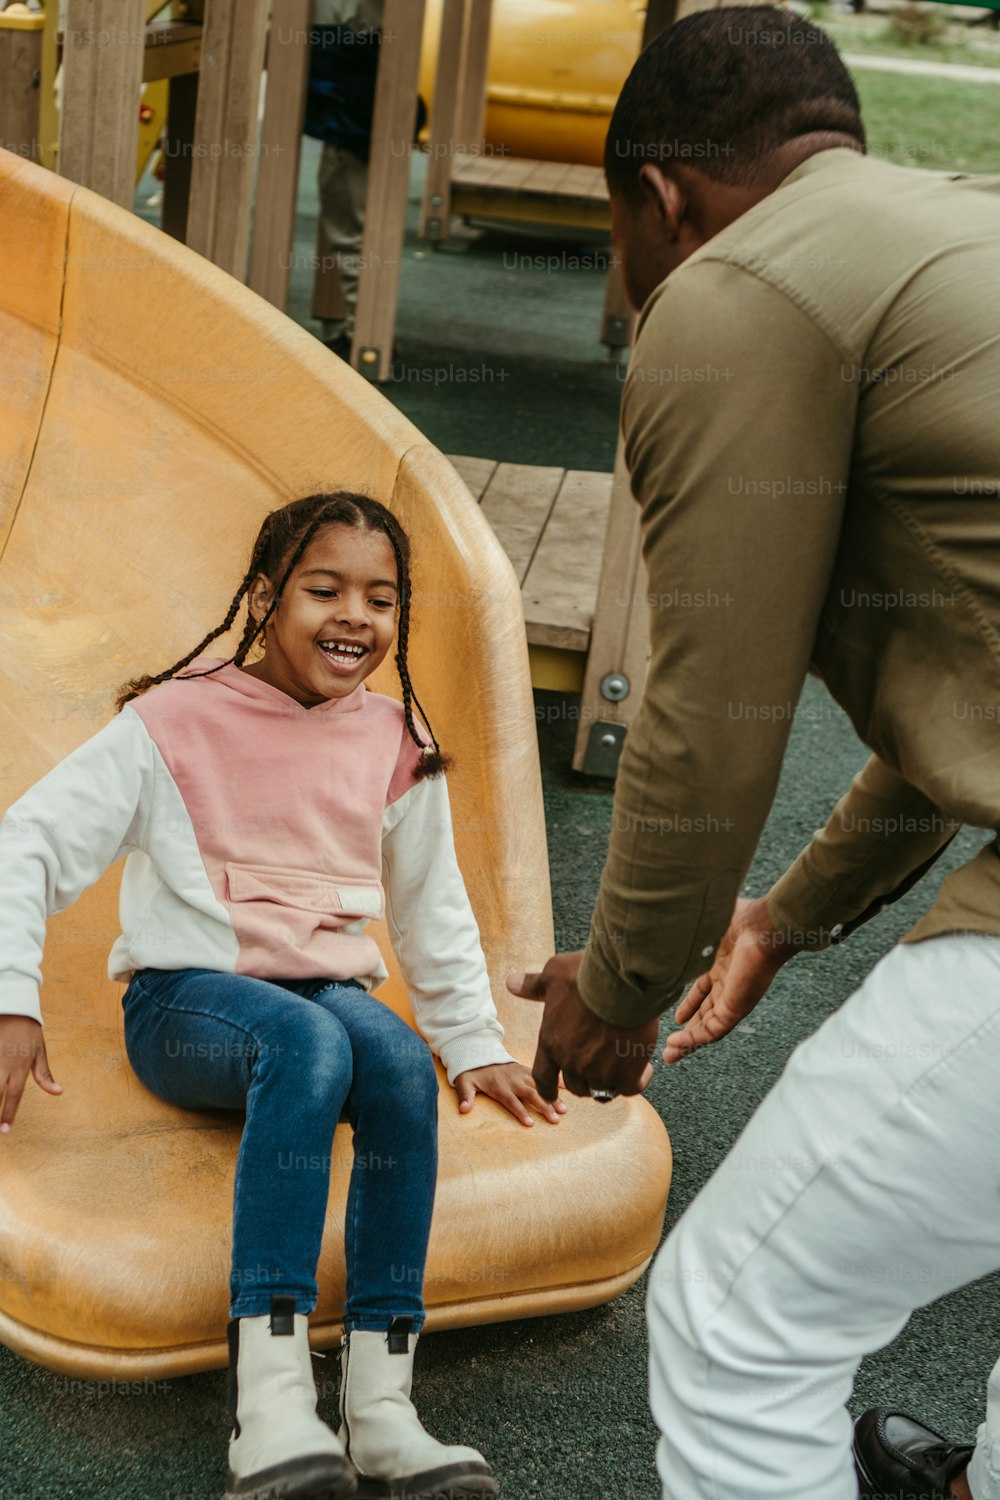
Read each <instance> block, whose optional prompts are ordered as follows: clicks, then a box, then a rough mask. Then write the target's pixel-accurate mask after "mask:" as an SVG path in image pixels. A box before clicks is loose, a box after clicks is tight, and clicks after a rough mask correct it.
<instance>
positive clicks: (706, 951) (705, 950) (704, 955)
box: [701, 943, 715, 958]
mask: <svg viewBox="0 0 1000 1500" xmlns="http://www.w3.org/2000/svg"><path fill="white" fill-rule="evenodd" d="M714 952H715V949H714V948H713V947H712V945H711V943H709V945H708V947H707V948H702V950H701V956H702V958H711V956H712V954H713V953H714Z"/></svg>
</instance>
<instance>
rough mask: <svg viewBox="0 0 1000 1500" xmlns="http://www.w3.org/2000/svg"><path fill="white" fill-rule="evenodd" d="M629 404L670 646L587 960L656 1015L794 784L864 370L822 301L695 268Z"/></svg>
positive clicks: (725, 916) (605, 980)
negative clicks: (826, 319)
mask: <svg viewBox="0 0 1000 1500" xmlns="http://www.w3.org/2000/svg"><path fill="white" fill-rule="evenodd" d="M654 296H655V299H656V300H655V301H654V303H653V304H652V305H651V306H650V307H649V308H647V310H646V313H645V316H644V318H643V321H642V325H641V329H640V333H639V337H638V340H637V344H636V348H635V350H634V353H633V364H632V367H631V368H630V371H629V376H628V379H627V381H626V385H625V391H624V396H623V405H622V423H623V430H624V436H625V454H626V461H627V464H628V468H629V471H630V475H631V481H632V490H633V493H634V494H635V496H636V499H637V500H638V502H639V504H640V506H641V509H642V550H643V557H644V559H645V562H646V566H647V570H648V578H649V605H650V646H651V659H650V664H649V672H648V677H647V682H646V687H645V692H644V695H643V700H642V703H641V705H640V707H639V710H638V712H637V714H636V718H635V720H634V722H633V724H632V726H631V728H630V729H629V733H628V736H627V739H626V742H625V747H624V749H623V752H622V756H621V761H620V764H619V771H618V778H617V782H616V786H615V799H614V809H613V827H612V833H611V839H610V843H609V848H608V857H607V863H606V865H605V868H604V873H603V876H602V879H601V886H600V892H599V895H598V899H597V904H596V908H595V911H594V915H593V919H592V923H591V929H590V936H589V940H588V943H587V947H586V949H585V952H584V955H583V959H582V962H581V965H580V971H579V985H580V992H581V995H582V997H583V999H584V1002H585V1003H586V1004H587V1005H588V1006H589V1007H590V1009H591V1010H593V1011H594V1012H595V1013H596V1014H597V1015H599V1016H601V1017H602V1018H603V1019H604V1020H606V1021H608V1022H610V1023H612V1024H616V1025H619V1026H637V1025H641V1024H643V1023H644V1022H646V1021H649V1020H651V1019H652V1018H654V1017H655V1016H657V1015H658V1014H660V1013H661V1012H662V1011H664V1010H665V1009H667V1008H668V1007H669V1006H670V1005H671V1004H673V1003H674V1002H675V1000H676V999H677V998H678V996H679V994H680V993H681V992H682V989H683V986H684V984H685V982H687V981H689V980H691V979H693V978H695V977H696V976H697V974H699V973H701V972H703V971H704V969H705V968H706V966H707V965H706V960H708V959H710V958H711V955H712V954H713V953H714V951H715V948H716V946H717V944H718V942H719V940H720V938H721V937H722V935H723V934H724V932H725V930H726V927H727V925H728V922H729V918H730V916H731V914H732V910H733V906H734V904H735V901H736V897H737V895H738V893H739V891H740V888H741V885H742V883H743V880H744V878H745V875H746V872H747V869H748V868H749V865H750V861H751V859H752V857H753V854H754V850H755V849H756V846H757V842H758V840H759V838H760V833H761V830H762V828H763V825H764V822H765V820H766V818H767V814H768V811H769V809H770V806H771V803H772V801H773V799H774V794H775V791H776V789H777V783H778V777H779V773H780V769H781V762H782V759H783V757H784V752H785V747H786V744H787V740H788V734H789V729H790V725H791V719H792V716H793V713H794V710H795V704H796V702H797V700H798V697H799V694H800V692H801V689H802V684H803V681H804V679H805V675H806V672H807V670H808V667H809V662H810V657H811V654H812V649H813V643H814V640H815V636H816V630H817V625H818V622H819V618H820V614H821V610H822V605H823V600H824V597H825V595H826V592H827V588H828V586H829V580H830V576H831V572H832V569H833V563H834V557H835V553H836V549H837V543H838V538H839V533H840V526H841V519H842V513H843V507H844V502H845V498H846V492H847V481H848V475H849V469H850V455H851V448H852V443H853V436H854V419H855V402H856V391H855V385H854V383H853V381H852V380H851V379H850V378H845V373H844V372H845V365H849V362H848V361H846V360H845V358H844V356H843V355H842V354H841V352H840V351H839V350H838V348H837V346H836V345H835V343H834V342H833V341H832V340H831V338H830V336H829V335H828V333H827V332H826V331H825V330H824V329H823V328H822V327H821V326H820V325H819V323H818V322H817V321H816V319H815V317H814V316H813V315H812V314H811V312H810V310H808V309H806V308H803V307H800V306H798V305H796V303H794V302H793V301H792V300H791V299H790V298H789V297H788V296H786V295H785V293H784V292H782V291H781V290H779V289H778V288H776V287H774V286H772V285H770V284H769V283H768V282H766V281H764V280H762V279H761V278H760V277H758V276H756V275H755V274H753V273H752V272H749V271H746V270H741V269H739V268H737V267H732V266H727V265H725V264H723V263H721V262H716V261H710V260H706V261H702V262H699V263H696V264H694V265H691V266H686V267H685V266H682V267H681V268H680V269H679V271H678V272H676V273H675V274H674V276H671V277H670V278H669V279H668V280H667V281H666V282H665V283H664V284H663V286H662V287H661V288H660V289H658V292H657V293H656V294H654Z"/></svg>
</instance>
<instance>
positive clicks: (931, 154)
mask: <svg viewBox="0 0 1000 1500" xmlns="http://www.w3.org/2000/svg"><path fill="white" fill-rule="evenodd" d="M853 76H854V83H855V86H856V88H857V90H858V94H859V96H860V99H861V112H862V118H863V120H864V122H865V130H866V131H867V134H868V149H869V151H870V152H871V154H872V156H879V157H881V158H882V159H883V160H886V161H892V162H895V163H896V164H897V165H898V166H902V167H926V168H928V169H929V170H931V171H938V172H947V171H961V172H993V173H996V172H1000V137H998V135H997V128H996V122H997V116H998V112H1000V86H998V85H996V84H990V83H960V82H952V81H951V80H950V79H947V78H921V77H914V76H913V75H909V76H908V75H905V74H896V73H874V72H867V71H865V70H864V69H861V68H859V69H858V70H857V72H856V73H854V75H853Z"/></svg>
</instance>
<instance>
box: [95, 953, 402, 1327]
mask: <svg viewBox="0 0 1000 1500" xmlns="http://www.w3.org/2000/svg"><path fill="white" fill-rule="evenodd" d="M291 984H295V985H296V989H294V990H293V989H290V988H289V987H288V986H289V985H291ZM306 984H307V982H306V981H286V982H285V983H284V984H280V983H270V982H268V981H267V980H263V979H254V978H252V977H250V976H249V975H245V974H223V973H217V972H216V971H214V970H211V969H176V970H166V969H144V970H141V971H140V972H139V973H137V974H136V975H134V976H133V979H132V982H131V984H130V985H129V987H128V989H127V990H126V992H125V995H124V997H123V1000H122V1006H123V1010H124V1013H125V1045H126V1049H127V1051H128V1056H129V1061H130V1062H131V1064H132V1066H133V1068H134V1069H135V1071H136V1073H137V1074H138V1076H139V1078H140V1079H141V1080H142V1082H143V1083H144V1084H145V1085H146V1087H147V1088H148V1089H150V1090H151V1091H152V1092H153V1093H154V1094H156V1095H158V1097H159V1098H161V1099H164V1100H166V1101H167V1102H168V1103H170V1104H176V1105H180V1106H182V1107H183V1108H186V1109H244V1108H245V1109H246V1123H245V1125H244V1128H243V1136H242V1139H241V1141H240V1149H239V1156H238V1157H237V1162H236V1181H235V1190H234V1206H233V1261H232V1273H231V1277H230V1298H231V1302H230V1311H229V1315H230V1317H232V1318H243V1317H259V1316H260V1315H262V1314H264V1313H267V1312H269V1311H270V1308H271V1298H272V1297H273V1296H275V1295H290V1296H294V1298H295V1308H296V1311H297V1312H300V1313H309V1312H311V1311H312V1310H313V1308H314V1307H315V1305H316V1297H317V1286H316V1274H315V1273H316V1262H317V1260H318V1259H319V1251H320V1244H321V1241H322V1236H323V1223H324V1219H325V1217H326V1205H327V1199H328V1196H329V1186H330V1150H331V1145H332V1142H333V1133H334V1130H335V1129H336V1125H337V1121H338V1119H339V1117H340V1113H341V1110H342V1109H343V1107H344V1101H345V1100H346V1098H347V1094H348V1091H349V1089H350V1087H351V1080H352V1056H351V1044H350V1042H349V1040H348V1038H347V1035H346V1034H345V1031H344V1028H343V1027H342V1026H341V1025H340V1023H339V1021H338V1020H337V1018H336V1016H335V1014H334V1013H333V1011H332V1009H331V1007H330V1006H329V1005H324V1006H320V1005H314V1004H311V1003H310V1002H309V1001H308V1000H307V999H305V998H304V997H303V996H302V995H301V994H300V993H298V988H300V987H301V988H305V987H306ZM336 988H337V991H338V992H339V993H346V994H350V993H351V992H352V989H353V992H354V993H356V994H357V995H358V996H359V997H360V998H361V999H363V1000H364V1001H365V1002H366V1003H368V1004H373V1003H377V1002H372V1001H370V1000H369V998H368V996H367V995H365V994H364V991H362V990H361V989H360V988H359V987H358V986H356V985H355V986H353V987H350V988H349V987H347V986H339V985H338V986H337V987H336ZM327 993H329V992H327Z"/></svg>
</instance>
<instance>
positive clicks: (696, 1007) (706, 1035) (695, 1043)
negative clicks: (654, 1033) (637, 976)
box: [663, 896, 796, 1063]
mask: <svg viewBox="0 0 1000 1500" xmlns="http://www.w3.org/2000/svg"><path fill="white" fill-rule="evenodd" d="M795 952H796V950H795V949H794V948H790V947H789V946H788V945H787V943H786V942H785V940H784V938H783V937H782V935H781V933H780V932H779V931H778V930H777V928H776V927H775V926H774V925H773V923H772V922H771V918H770V914H769V913H768V909H767V899H766V897H764V896H759V897H758V898H757V899H756V900H755V901H737V903H736V906H735V909H734V911H733V915H732V920H731V921H730V923H729V930H728V931H727V933H726V935H725V937H724V938H723V939H722V942H721V943H720V944H719V951H718V953H717V954H716V959H715V963H714V964H713V965H712V967H711V969H710V970H709V971H708V973H707V974H702V976H701V978H700V979H696V980H695V982H694V984H693V985H692V986H691V988H690V989H689V990H688V992H687V994H686V995H685V996H684V999H683V1000H682V1001H681V1003H680V1005H678V1007H677V1009H676V1011H675V1012H674V1020H675V1021H677V1022H678V1023H679V1024H681V1025H682V1026H683V1030H681V1031H675V1032H673V1033H672V1035H671V1036H669V1037H668V1038H667V1044H666V1046H665V1047H664V1049H663V1061H664V1062H667V1063H676V1062H680V1060H681V1058H682V1057H687V1055H688V1053H689V1052H694V1051H696V1049H697V1048H698V1047H705V1046H707V1045H708V1043H709V1042H717V1041H719V1040H720V1038H722V1037H724V1036H726V1035H727V1034H728V1033H729V1032H730V1031H732V1029H733V1027H734V1026H736V1025H738V1024H739V1022H740V1021H742V1020H743V1018H744V1017H745V1016H748V1015H749V1014H750V1012H751V1011H752V1010H753V1008H754V1006H755V1005H756V1004H757V1001H758V1000H759V999H760V998H761V996H762V995H763V994H764V993H765V991H766V990H767V988H768V985H769V984H770V983H771V980H772V979H773V978H774V976H775V974H777V972H778V970H779V969H780V968H781V966H782V964H783V963H786V962H787V961H788V959H790V958H791V957H792V956H793V955H794V953H795Z"/></svg>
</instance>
